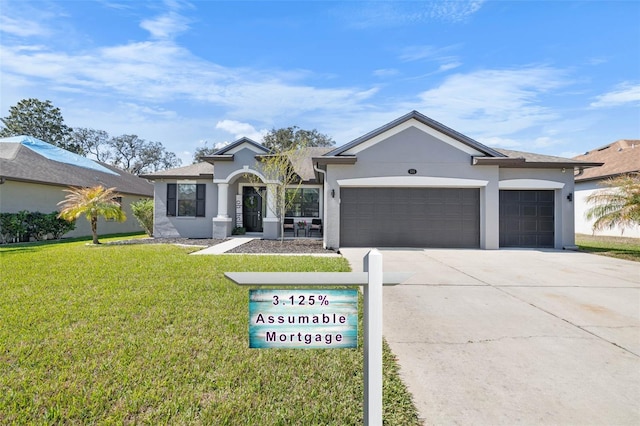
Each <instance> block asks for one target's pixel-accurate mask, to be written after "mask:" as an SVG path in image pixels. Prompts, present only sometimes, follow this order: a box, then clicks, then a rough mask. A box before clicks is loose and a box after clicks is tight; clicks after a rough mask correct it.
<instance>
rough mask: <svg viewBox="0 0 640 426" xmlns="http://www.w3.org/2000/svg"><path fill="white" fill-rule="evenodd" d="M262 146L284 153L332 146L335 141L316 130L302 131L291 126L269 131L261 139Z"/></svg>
mask: <svg viewBox="0 0 640 426" xmlns="http://www.w3.org/2000/svg"><path fill="white" fill-rule="evenodd" d="M262 144H263V145H264V146H265V147H266V148H268V149H270V150H272V151H276V152H286V151H290V150H293V149H301V148H306V147H316V146H333V145H334V144H335V141H334V140H333V139H331V137H330V136H327V135H325V134H322V133H320V132H318V131H317V130H316V129H313V130H304V129H301V128H299V127H298V126H293V127H286V128H282V129H277V130H276V129H271V131H269V133H267V134H266V135H264V137H263V138H262Z"/></svg>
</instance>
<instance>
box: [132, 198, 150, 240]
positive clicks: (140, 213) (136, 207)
mask: <svg viewBox="0 0 640 426" xmlns="http://www.w3.org/2000/svg"><path fill="white" fill-rule="evenodd" d="M131 211H132V212H133V215H134V216H135V217H136V219H138V223H139V224H140V226H142V228H143V229H144V232H146V233H147V235H148V236H150V237H153V200H152V199H150V198H145V199H142V200H140V201H136V202H135V203H131Z"/></svg>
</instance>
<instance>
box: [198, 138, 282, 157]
mask: <svg viewBox="0 0 640 426" xmlns="http://www.w3.org/2000/svg"><path fill="white" fill-rule="evenodd" d="M242 145H247V147H248V148H249V149H251V150H253V151H255V152H256V154H268V153H270V151H269V149H267V148H265V147H264V145H260V144H259V143H258V142H255V141H253V140H251V139H249V138H247V137H243V138H240V139H238V140H237V141H235V142H233V143H232V144H230V145H227V146H225V147H223V148H221V149H219V150H218V151H216V152H214V153H213V155H206V156H203V157H202V160H203V161H208V162H214V161H233V154H235V153H236V152H237V151H238V150H240V149H241V148H242Z"/></svg>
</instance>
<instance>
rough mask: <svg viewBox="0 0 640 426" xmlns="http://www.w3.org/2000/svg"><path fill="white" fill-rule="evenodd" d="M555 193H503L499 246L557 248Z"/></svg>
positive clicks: (501, 193) (523, 191)
mask: <svg viewBox="0 0 640 426" xmlns="http://www.w3.org/2000/svg"><path fill="white" fill-rule="evenodd" d="M554 204H555V203H554V192H553V191H549V190H543V191H525V190H522V191H519V190H502V191H500V247H533V248H537V247H553V246H554V227H555V225H554V217H553V216H554V210H555V208H554Z"/></svg>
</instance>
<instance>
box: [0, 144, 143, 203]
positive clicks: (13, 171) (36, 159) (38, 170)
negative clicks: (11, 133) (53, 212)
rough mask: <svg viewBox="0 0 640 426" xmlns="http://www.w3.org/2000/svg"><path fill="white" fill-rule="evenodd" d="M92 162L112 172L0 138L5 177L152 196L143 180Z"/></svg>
mask: <svg viewBox="0 0 640 426" xmlns="http://www.w3.org/2000/svg"><path fill="white" fill-rule="evenodd" d="M95 163H96V164H98V165H99V166H100V167H105V168H107V169H108V170H110V171H111V172H112V173H105V172H102V171H99V170H94V169H89V168H85V167H79V166H76V165H72V164H67V163H63V162H60V161H54V160H50V159H48V158H46V157H44V156H43V155H41V154H38V153H37V152H35V151H33V150H31V149H29V148H27V147H26V146H24V145H23V144H21V143H20V142H6V141H2V140H0V176H1V177H3V178H5V179H7V180H15V181H22V182H33V183H41V184H48V185H60V186H79V187H88V186H94V185H98V184H100V185H103V186H105V187H107V188H111V187H115V188H116V190H117V191H118V192H120V193H124V194H133V195H141V196H147V197H152V196H153V186H152V185H151V184H150V183H149V182H147V181H146V180H144V179H141V178H139V177H138V176H135V175H133V174H131V173H128V172H125V171H123V170H120V169H118V168H117V167H113V166H111V165H108V164H105V163H100V162H95Z"/></svg>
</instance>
